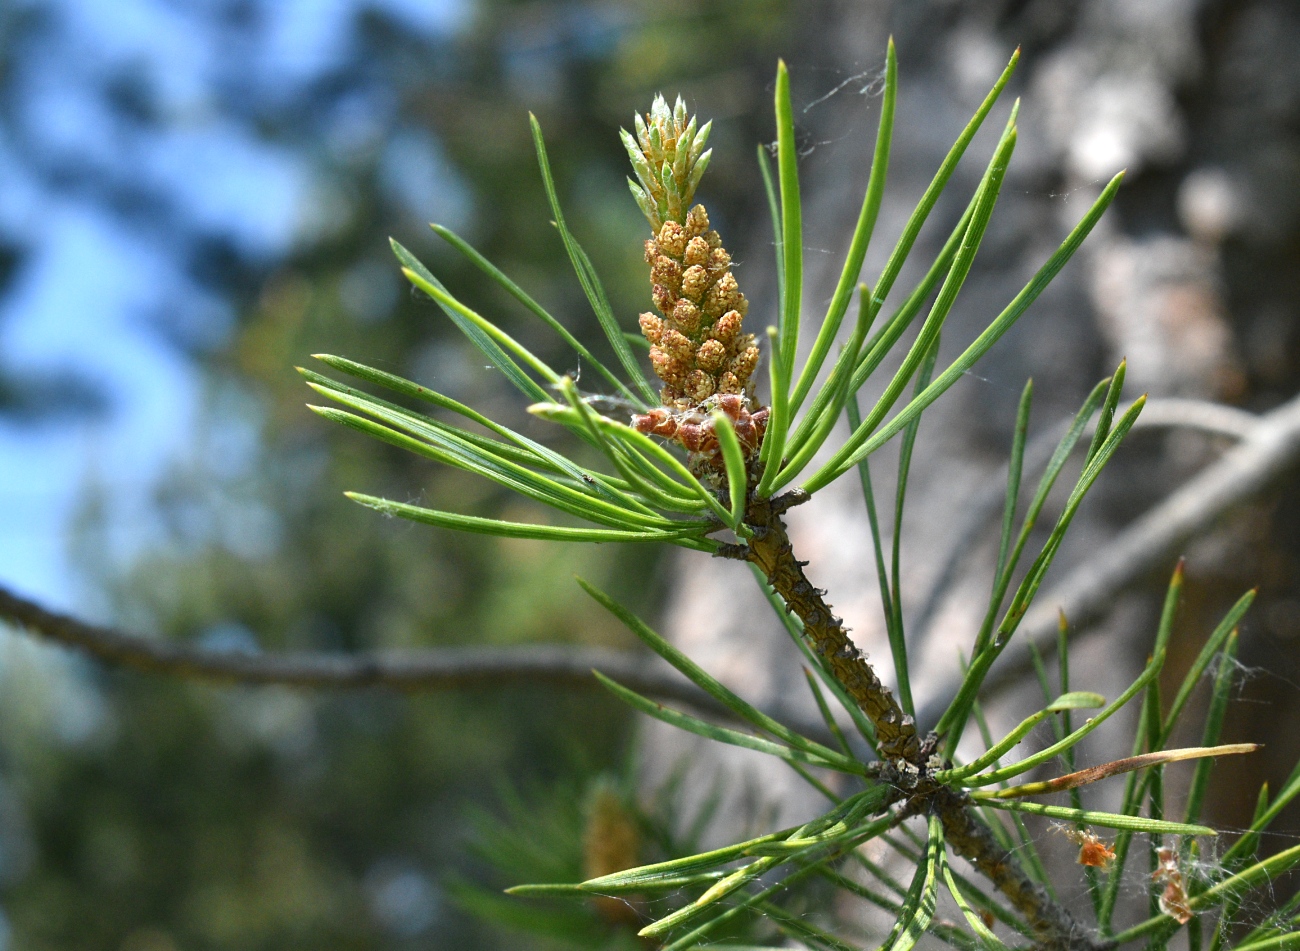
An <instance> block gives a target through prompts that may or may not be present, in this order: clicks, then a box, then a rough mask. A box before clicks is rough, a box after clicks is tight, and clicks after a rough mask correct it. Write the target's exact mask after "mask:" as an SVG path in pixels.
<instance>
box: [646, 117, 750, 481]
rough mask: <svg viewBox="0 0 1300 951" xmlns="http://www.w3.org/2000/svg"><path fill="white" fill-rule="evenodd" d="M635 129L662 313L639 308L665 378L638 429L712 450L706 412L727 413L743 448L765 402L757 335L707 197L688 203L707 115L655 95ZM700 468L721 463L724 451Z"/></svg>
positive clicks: (650, 259)
mask: <svg viewBox="0 0 1300 951" xmlns="http://www.w3.org/2000/svg"><path fill="white" fill-rule="evenodd" d="M635 125H636V133H637V134H636V136H635V137H633V136H632V135H631V134H629V133H628V132H626V131H625V132H624V133H623V142H624V145H625V146H626V147H627V150H628V154H629V156H630V157H631V159H632V167H633V169H634V170H635V171H636V173H637V179H638V181H636V182H633V181H631V179H629V180H628V184H629V186H630V187H631V189H632V194H633V197H635V198H636V201H637V204H638V205H639V206H640V207H641V210H642V212H643V213H644V214H645V216H646V220H647V221H649V222H650V227H651V228H652V229H653V231H654V237H652V238H651V239H650V240H648V241H646V243H645V259H646V263H647V264H649V265H650V284H651V299H652V300H653V301H654V306H655V309H656V310H657V311H658V313H657V314H656V313H644V314H642V315H641V317H640V325H641V333H642V334H644V336H645V338H646V340H648V341H649V342H650V363H651V366H652V367H653V368H654V371H655V375H656V376H658V377H659V379H660V380H662V381H663V383H664V386H663V389H662V390H661V391H660V398H661V399H662V400H663V408H662V409H654V410H651V411H650V412H649V413H646V414H645V415H638V416H634V417H633V418H632V422H633V425H634V426H636V428H637V429H639V430H640V431H642V432H645V433H653V434H655V435H658V436H663V437H665V438H669V439H673V440H675V441H677V442H679V443H681V444H682V445H683V446H684V447H685V448H686V449H687V450H689V451H690V452H692V453H693V454H701V455H703V456H717V455H718V452H717V437H716V435H715V434H714V433H713V423H712V418H711V416H712V411H713V410H715V409H716V410H720V411H722V412H724V413H725V414H726V415H727V416H728V418H730V419H731V420H732V423H733V426H734V427H735V429H736V435H737V436H738V437H739V438H740V443H741V446H742V448H743V449H744V450H745V452H746V455H747V456H749V457H751V458H752V457H753V455H754V454H755V453H756V452H757V450H758V446H759V444H760V443H761V442H762V438H763V429H764V427H765V424H766V422H767V415H768V411H767V409H766V408H761V409H759V408H757V407H756V406H755V404H754V401H753V384H752V382H751V377H752V376H753V374H754V370H755V368H756V367H757V366H758V347H757V345H756V344H755V343H754V335H753V334H747V333H745V332H744V330H743V326H742V324H743V321H744V318H745V313H746V312H747V310H748V309H749V302H748V301H746V300H745V295H744V294H742V293H741V291H740V287H739V285H738V284H737V283H736V277H735V275H734V274H732V273H731V255H730V254H728V253H727V251H726V249H725V248H723V247H722V239H721V238H720V237H719V236H718V233H717V232H716V231H713V230H712V229H710V228H709V214H708V212H707V211H705V210H704V206H703V205H695V206H694V207H691V208H690V211H689V212H687V211H686V208H687V207H688V206H689V205H690V200H691V197H692V196H693V195H694V192H695V187H696V185H697V184H698V183H699V179H700V176H701V175H702V174H703V171H704V167H705V166H707V164H708V159H709V155H710V153H709V152H707V151H704V150H703V144H704V140H705V139H707V137H708V133H709V128H710V126H711V125H712V123H708V124H706V125H705V126H704V127H703V128H702V129H700V130H699V132H698V133H697V132H696V122H695V117H694V116H692V117H690V120H689V121H687V116H686V106H685V104H684V103H683V102H682V100H681V99H680V98H679V99H678V100H677V104H676V107H675V108H673V109H672V110H670V109H669V108H668V103H667V102H666V101H665V100H664V98H663V97H662V96H659V97H656V99H655V102H654V105H653V106H652V107H651V109H650V113H649V114H648V115H647V116H646V117H645V119H644V120H643V119H642V117H641V116H639V115H638V116H636V117H635ZM696 461H697V462H712V463H713V464H712V465H705V466H704V468H706V469H707V468H711V469H718V468H719V467H720V466H721V460H720V459H714V460H705V459H697V460H696Z"/></svg>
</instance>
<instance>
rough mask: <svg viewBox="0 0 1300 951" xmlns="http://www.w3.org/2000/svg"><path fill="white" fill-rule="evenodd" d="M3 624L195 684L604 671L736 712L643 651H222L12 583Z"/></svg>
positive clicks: (425, 682)
mask: <svg viewBox="0 0 1300 951" xmlns="http://www.w3.org/2000/svg"><path fill="white" fill-rule="evenodd" d="M0 618H3V619H4V620H6V621H9V622H10V623H12V624H13V625H15V626H16V627H18V628H20V629H22V630H25V631H26V632H27V633H28V634H31V635H33V636H34V637H37V638H40V639H43V640H48V641H53V642H55V643H57V644H61V645H63V646H64V647H71V648H75V649H77V650H81V651H84V652H85V653H87V654H90V655H91V656H92V657H95V658H96V659H98V660H100V661H103V662H105V663H108V664H114V665H117V666H122V667H130V668H132V669H134V670H138V671H143V672H145V673H151V674H162V675H166V676H172V677H179V678H183V679H186V680H206V681H213V682H217V683H228V684H229V683H245V684H287V685H290V686H296V687H328V688H342V689H356V688H360V687H389V688H392V689H395V690H404V691H417V690H446V689H451V688H459V687H504V686H518V685H537V684H547V685H552V686H559V687H569V688H572V687H584V688H585V687H595V686H598V684H597V682H596V680H595V678H593V677H592V676H591V671H592V668H596V669H598V670H600V671H601V672H602V673H605V674H607V675H608V676H610V677H613V678H615V679H616V680H618V681H620V682H621V683H624V684H626V685H627V686H629V687H631V688H633V689H635V690H638V691H641V692H642V693H646V694H649V695H651V696H654V697H659V698H661V699H665V700H679V701H683V702H686V703H689V704H690V705H691V706H693V707H696V708H697V709H704V710H707V711H709V712H712V713H726V712H727V711H726V710H725V708H723V707H722V706H721V705H720V704H718V703H717V702H716V701H714V700H713V699H712V698H711V697H709V696H708V695H707V694H705V693H704V692H702V691H700V690H698V689H697V688H696V687H694V686H693V685H692V684H690V683H688V682H687V681H685V680H683V679H682V678H681V677H679V676H677V675H676V674H674V673H672V672H671V670H670V669H669V668H668V667H667V666H666V665H664V667H663V669H662V670H660V669H656V668H657V667H658V665H659V664H658V661H657V660H656V659H654V658H653V657H652V656H650V655H646V654H642V653H639V652H634V651H625V650H614V649H609V648H598V647H577V646H573V645H568V644H534V645H529V646H525V647H440V648H433V649H429V650H422V651H407V652H401V653H398V652H384V653H378V652H376V653H360V654H327V653H320V652H316V651H299V652H294V653H284V654H261V653H239V652H236V651H214V650H207V649H204V648H201V647H193V646H190V645H188V644H178V643H174V642H170V641H164V640H160V639H157V638H151V637H145V636H142V635H138V634H128V633H125V632H123V631H118V630H114V629H112V628H108V627H101V626H99V625H94V624H86V623H84V622H82V621H79V620H77V619H76V618H72V617H68V616H67V615H64V614H57V613H55V612H53V611H48V610H46V609H45V608H43V607H41V606H40V605H38V604H36V603H35V602H32V601H28V600H27V599H25V598H22V597H19V596H18V595H16V594H14V593H13V592H11V591H9V590H7V589H5V588H3V587H0Z"/></svg>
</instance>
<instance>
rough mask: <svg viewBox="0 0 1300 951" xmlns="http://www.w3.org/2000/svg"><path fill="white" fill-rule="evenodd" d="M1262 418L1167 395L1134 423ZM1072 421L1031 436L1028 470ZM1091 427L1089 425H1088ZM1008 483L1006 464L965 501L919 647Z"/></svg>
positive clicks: (1234, 423) (923, 602)
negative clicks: (962, 513) (962, 515)
mask: <svg viewBox="0 0 1300 951" xmlns="http://www.w3.org/2000/svg"><path fill="white" fill-rule="evenodd" d="M1126 409H1127V407H1126ZM1259 421H1260V417H1259V416H1256V415H1255V414H1254V413H1248V412H1246V411H1245V410H1242V409H1237V408H1236V407H1233V406H1224V405H1222V404H1220V403H1211V402H1208V401H1205V400H1189V399H1175V398H1163V399H1152V400H1148V401H1147V403H1146V405H1145V407H1143V409H1142V415H1141V416H1139V417H1138V418H1137V422H1136V423H1135V424H1134V425H1133V428H1134V429H1137V430H1141V429H1190V430H1194V431H1196V432H1201V433H1204V434H1206V435H1208V436H1221V437H1227V438H1229V439H1234V440H1241V439H1245V438H1246V437H1247V436H1249V435H1250V433H1251V431H1252V430H1254V428H1255V426H1256V425H1258V424H1259ZM1069 425H1070V419H1068V418H1067V419H1062V420H1059V421H1058V422H1057V423H1055V424H1054V425H1052V426H1049V427H1048V428H1047V429H1046V430H1044V431H1043V432H1041V433H1039V434H1038V435H1037V436H1035V437H1034V438H1033V439H1032V440H1030V442H1029V445H1028V446H1027V447H1026V448H1025V461H1024V471H1025V472H1026V473H1030V472H1036V471H1038V470H1040V469H1042V468H1043V467H1044V466H1046V465H1047V461H1048V460H1049V459H1050V458H1051V456H1052V453H1053V452H1054V451H1055V450H1056V445H1057V443H1058V442H1059V441H1060V439H1061V437H1062V436H1063V435H1065V431H1066V429H1067V428H1068V427H1069ZM1094 425H1095V421H1094ZM1093 428H1094V427H1093V426H1089V430H1091V429H1093ZM1006 482H1007V466H1006V464H1003V466H1002V467H1001V469H1000V470H999V471H998V472H997V473H995V474H993V475H991V476H990V477H989V478H987V479H984V480H981V484H980V488H978V489H976V490H975V491H974V492H972V493H971V495H970V497H969V498H967V499H966V500H965V501H964V503H963V505H962V509H963V511H964V512H965V513H966V514H965V516H964V517H963V518H962V519H961V521H960V522H959V524H958V526H957V527H956V529H955V530H954V531H953V532H952V533H951V537H952V538H953V539H955V540H954V541H953V543H952V544H951V545H950V546H949V548H948V551H947V553H946V554H945V555H944V560H943V562H942V564H941V567H940V568H939V571H938V572H937V573H936V575H935V578H934V580H933V581H932V582H930V587H929V589H928V590H927V591H926V593H925V595H924V596H923V597H922V598H921V599H920V602H919V604H920V607H919V608H918V609H917V611H916V615H915V617H914V618H913V619H912V620H911V622H910V623H908V624H907V631H908V638H909V641H911V642H913V643H914V644H915V645H916V646H915V648H914V649H916V650H918V651H919V650H920V646H919V645H920V644H922V643H924V642H925V640H926V637H927V636H928V635H929V634H930V633H931V632H932V630H933V627H932V624H933V621H934V618H935V615H936V614H937V613H938V611H939V608H940V607H941V606H942V604H943V600H944V597H945V596H946V595H947V594H948V592H949V591H950V590H951V589H952V585H953V582H954V581H955V580H956V579H957V574H958V571H959V570H960V568H961V565H962V562H963V561H964V560H965V559H966V556H967V555H969V554H970V553H971V550H972V549H974V548H975V546H976V545H977V544H979V542H980V540H981V539H982V538H984V534H985V532H986V531H987V529H988V527H989V526H990V525H991V524H993V521H994V519H996V518H997V517H998V516H999V515H1001V513H1002V507H1003V505H1005V504H1006V489H1005V486H1006Z"/></svg>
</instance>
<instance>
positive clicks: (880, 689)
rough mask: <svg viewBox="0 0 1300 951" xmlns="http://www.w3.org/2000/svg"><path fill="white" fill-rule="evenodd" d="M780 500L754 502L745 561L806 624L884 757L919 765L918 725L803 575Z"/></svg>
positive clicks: (813, 644) (749, 518)
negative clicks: (873, 730) (751, 534)
mask: <svg viewBox="0 0 1300 951" xmlns="http://www.w3.org/2000/svg"><path fill="white" fill-rule="evenodd" d="M781 510H782V504H781V503H780V501H779V500H777V499H773V500H761V501H755V502H753V503H751V505H750V507H749V511H748V512H747V513H746V520H747V521H748V522H749V524H750V525H752V526H754V537H753V538H751V539H750V540H749V545H748V552H747V554H746V556H745V557H746V559H747V560H748V561H751V562H753V563H754V564H755V565H757V566H758V567H759V568H760V569H762V571H763V574H764V575H766V576H767V580H768V583H769V584H771V585H772V587H773V589H774V590H775V591H776V593H777V594H779V595H780V596H781V598H782V600H784V601H785V603H786V605H787V606H788V607H789V609H790V610H791V611H793V612H794V613H795V614H796V615H798V617H799V620H801V621H803V628H804V634H805V635H806V636H807V637H808V640H809V641H810V642H811V644H812V646H813V649H814V650H816V651H817V653H818V654H820V655H821V656H822V658H823V659H824V660H825V661H826V665H827V666H828V667H829V668H830V670H831V672H832V673H833V674H834V675H835V677H836V679H837V680H839V682H840V683H841V684H843V685H844V689H845V690H847V691H848V693H849V696H851V697H852V698H853V699H854V700H855V701H856V702H857V704H858V707H859V708H860V709H861V710H862V712H863V713H865V714H866V715H867V718H868V719H869V720H870V721H871V723H872V725H873V726H874V727H875V728H876V744H877V749H878V751H879V753H880V755H881V757H882V758H883V759H886V760H890V761H893V760H897V759H902V760H906V761H907V762H908V763H919V761H920V760H921V759H922V758H923V757H922V755H921V738H920V737H919V736H918V735H917V732H916V724H915V723H914V722H913V721H912V718H911V717H910V716H908V715H907V714H905V713H904V712H903V710H902V708H901V707H899V705H898V701H897V700H895V699H894V695H893V694H892V693H890V692H889V688H888V687H886V686H885V685H884V684H883V683H881V682H880V678H879V677H877V676H876V672H875V671H874V670H873V669H872V668H871V665H870V664H869V663H867V658H866V656H865V655H864V654H863V653H862V652H861V651H860V650H858V648H857V647H856V646H855V645H854V643H853V641H851V640H849V635H848V631H846V630H845V628H844V622H843V621H841V620H840V619H839V618H837V617H836V616H835V615H834V614H832V613H831V608H830V605H828V604H827V603H826V602H825V601H824V600H823V599H822V595H823V592H821V591H819V590H818V589H816V588H814V587H813V586H812V584H811V583H810V582H809V581H808V578H807V576H806V575H804V573H803V566H804V564H806V562H801V561H798V560H797V559H796V558H795V557H794V551H793V549H792V548H791V547H790V538H789V536H788V535H787V534H786V530H785V524H784V523H783V522H782V521H781V516H780V514H779V512H780V511H781Z"/></svg>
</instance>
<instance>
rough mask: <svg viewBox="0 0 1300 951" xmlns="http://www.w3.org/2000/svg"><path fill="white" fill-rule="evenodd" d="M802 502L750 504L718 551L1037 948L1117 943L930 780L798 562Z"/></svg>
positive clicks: (925, 746) (923, 748) (1098, 948)
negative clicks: (783, 623) (782, 609)
mask: <svg viewBox="0 0 1300 951" xmlns="http://www.w3.org/2000/svg"><path fill="white" fill-rule="evenodd" d="M800 501H803V499H802V498H799V499H794V500H791V499H788V498H786V499H783V498H780V497H778V498H775V499H770V500H754V501H752V502H751V503H750V506H749V509H748V511H747V512H746V522H747V524H749V525H750V526H751V527H752V528H753V529H754V534H753V537H752V538H750V539H749V541H748V543H747V544H744V545H727V546H724V549H723V550H722V551H721V552H719V554H722V555H724V556H726V557H732V558H742V559H744V560H746V561H749V562H752V563H753V564H755V565H757V566H758V567H759V568H760V569H761V570H762V571H763V574H764V575H765V576H766V577H767V580H768V583H769V584H771V585H772V588H773V589H774V590H775V591H776V592H777V593H778V594H779V595H780V596H781V598H782V599H783V600H784V601H785V603H786V606H787V607H788V608H789V609H790V610H791V611H793V612H794V613H795V614H796V615H798V617H799V619H800V620H801V621H803V627H804V634H805V635H806V636H807V638H808V640H809V642H810V644H811V645H812V647H813V649H814V650H816V651H817V653H818V654H820V655H821V657H822V658H823V659H824V660H825V661H826V665H827V667H828V668H829V669H830V671H831V673H832V674H833V675H834V676H835V677H836V679H837V680H839V682H840V683H841V684H842V685H843V686H844V689H845V690H846V691H847V692H848V694H849V696H851V697H852V698H853V699H854V700H855V701H856V702H857V704H858V706H859V708H860V709H861V710H862V712H863V713H865V714H866V715H867V718H868V719H869V720H870V721H871V723H872V725H873V726H874V727H875V729H876V744H877V749H878V752H879V754H880V757H881V759H882V760H884V761H885V764H886V766H885V770H882V775H884V774H885V773H886V771H888V772H889V773H891V774H897V775H899V777H900V779H901V778H902V777H904V776H905V777H906V779H905V780H904V781H903V784H904V785H905V786H906V788H907V796H908V799H909V803H908V806H907V810H906V811H907V812H910V813H912V814H916V813H921V812H933V813H934V814H936V815H938V816H939V818H940V819H941V820H942V822H943V827H944V832H945V835H946V838H947V840H948V842H949V844H950V845H951V847H952V849H953V851H954V852H956V853H957V854H958V855H960V856H961V857H962V858H964V859H966V860H967V861H968V862H970V863H971V864H972V865H974V866H975V868H976V869H977V870H978V871H979V872H980V873H981V874H982V875H984V876H985V877H986V878H988V879H989V881H991V882H992V883H993V884H994V885H995V886H996V887H997V889H998V890H999V891H1000V892H1002V894H1004V895H1005V896H1006V897H1007V900H1008V901H1010V902H1011V903H1012V904H1013V905H1014V906H1015V907H1016V908H1017V909H1019V911H1020V912H1021V914H1023V915H1024V916H1025V918H1026V919H1027V920H1028V922H1029V924H1030V925H1031V927H1033V929H1034V931H1035V932H1037V934H1038V935H1039V937H1040V939H1041V941H1042V947H1043V948H1045V949H1052V951H1106V949H1109V948H1112V947H1113V946H1114V942H1105V941H1102V940H1099V939H1098V938H1096V937H1095V936H1093V935H1092V934H1091V933H1090V932H1089V931H1088V930H1087V929H1086V928H1084V927H1083V926H1081V925H1080V924H1079V923H1078V922H1076V921H1075V920H1074V918H1073V916H1072V915H1071V914H1070V913H1069V911H1067V910H1066V909H1065V908H1064V907H1063V906H1061V905H1060V904H1059V903H1057V902H1056V901H1054V900H1053V899H1052V897H1051V896H1050V895H1049V894H1048V893H1047V891H1046V890H1045V889H1044V888H1043V887H1042V886H1041V885H1039V884H1038V883H1037V882H1035V881H1034V880H1033V879H1031V878H1030V877H1029V876H1028V875H1027V874H1026V873H1025V871H1024V869H1023V868H1021V866H1020V864H1019V862H1017V861H1016V859H1015V857H1014V856H1013V855H1011V854H1010V853H1009V852H1007V851H1006V850H1005V849H1003V848H1002V847H1001V846H1000V845H998V843H997V840H996V839H994V838H993V833H992V832H991V831H990V830H989V828H988V826H986V825H985V824H984V822H983V821H982V820H981V819H980V818H979V817H978V816H977V815H975V813H974V812H973V811H972V809H971V806H970V801H969V800H968V799H967V798H966V796H965V795H964V794H962V793H961V792H958V791H956V790H953V789H951V788H949V787H948V786H944V785H942V784H941V783H937V782H935V781H934V779H933V771H934V763H932V762H931V760H932V759H935V757H933V756H932V750H933V747H932V744H929V743H926V742H923V741H922V739H921V737H920V735H919V734H918V733H917V730H916V724H915V723H914V722H913V719H912V717H910V716H908V715H907V714H905V713H904V712H903V710H902V708H901V707H899V705H898V701H896V700H895V699H894V695H893V694H892V693H890V691H889V688H888V687H886V686H885V685H884V684H883V683H881V681H880V678H879V677H878V676H876V672H875V671H874V670H873V669H872V667H871V665H870V664H869V663H868V662H867V658H866V655H864V654H863V653H862V652H861V651H860V650H858V648H857V647H856V646H855V645H854V643H853V642H852V641H851V640H850V639H849V635H848V631H847V630H846V629H845V627H844V622H843V621H841V620H840V619H839V618H837V617H835V615H834V614H833V613H832V611H831V608H830V605H828V604H827V603H826V601H825V600H824V594H825V592H823V591H819V590H818V589H817V588H815V587H813V585H812V584H811V583H810V582H809V581H808V578H807V576H806V575H805V574H804V572H803V567H804V565H805V564H806V563H805V562H801V561H799V560H797V559H796V558H795V556H794V550H793V548H792V547H791V545H790V538H789V535H788V534H787V533H786V529H785V524H784V523H783V522H782V520H781V513H782V512H784V511H785V510H786V509H788V508H789V507H790V505H792V504H798V503H799V502H800Z"/></svg>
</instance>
